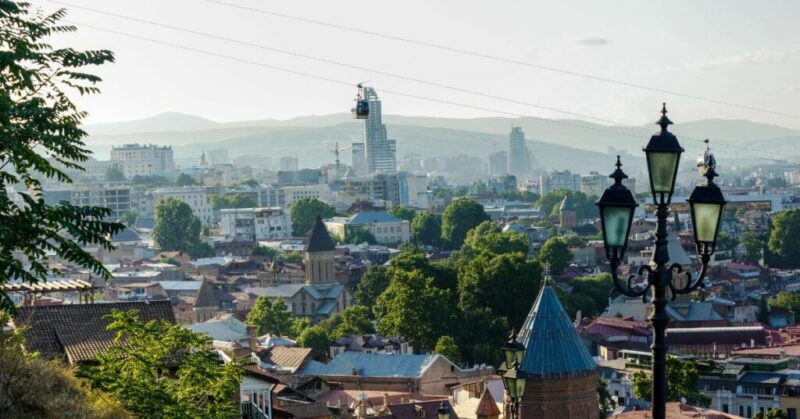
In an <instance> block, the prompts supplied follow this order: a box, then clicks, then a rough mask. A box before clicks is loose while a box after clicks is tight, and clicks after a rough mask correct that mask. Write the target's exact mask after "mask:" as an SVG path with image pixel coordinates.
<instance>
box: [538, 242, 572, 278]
mask: <svg viewBox="0 0 800 419" xmlns="http://www.w3.org/2000/svg"><path fill="white" fill-rule="evenodd" d="M539 260H540V261H542V263H546V264H547V265H548V266H549V267H550V272H551V273H553V274H560V273H561V272H563V271H564V268H566V267H567V266H569V264H570V263H571V262H572V251H570V249H569V244H567V241H566V240H565V239H564V238H562V237H551V238H549V239H547V241H546V242H544V244H543V245H542V248H541V249H540V250H539Z"/></svg>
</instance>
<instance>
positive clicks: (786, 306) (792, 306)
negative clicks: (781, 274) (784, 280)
mask: <svg viewBox="0 0 800 419" xmlns="http://www.w3.org/2000/svg"><path fill="white" fill-rule="evenodd" d="M769 306H770V307H775V308H779V309H781V310H786V311H794V317H795V320H797V319H798V318H800V294H798V293H796V292H789V291H781V292H779V293H778V295H776V296H774V297H772V298H770V299H769Z"/></svg>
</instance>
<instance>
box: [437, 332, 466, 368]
mask: <svg viewBox="0 0 800 419" xmlns="http://www.w3.org/2000/svg"><path fill="white" fill-rule="evenodd" d="M433 352H435V353H437V354H439V355H442V356H444V357H445V358H447V359H449V360H450V362H452V363H454V364H458V362H459V360H460V359H461V355H459V353H458V345H456V340H455V339H453V337H452V336H447V335H445V336H441V337H439V340H437V341H436V346H435V347H434V349H433Z"/></svg>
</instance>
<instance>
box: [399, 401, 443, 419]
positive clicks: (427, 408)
mask: <svg viewBox="0 0 800 419" xmlns="http://www.w3.org/2000/svg"><path fill="white" fill-rule="evenodd" d="M441 403H442V401H441V400H431V401H425V402H421V401H418V402H411V403H402V404H390V405H389V411H390V412H391V413H392V416H393V417H394V418H395V419H438V415H437V413H436V411H437V410H438V409H439V405H440V404H441ZM444 404H445V406H448V407H449V408H450V419H458V414H456V412H455V410H454V409H453V407H452V406H451V405H450V402H449V401H448V400H444Z"/></svg>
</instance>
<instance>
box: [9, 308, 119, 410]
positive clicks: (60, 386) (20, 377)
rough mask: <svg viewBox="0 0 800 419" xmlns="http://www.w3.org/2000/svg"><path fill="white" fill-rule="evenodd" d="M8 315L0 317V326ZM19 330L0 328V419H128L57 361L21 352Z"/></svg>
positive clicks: (20, 333)
mask: <svg viewBox="0 0 800 419" xmlns="http://www.w3.org/2000/svg"><path fill="white" fill-rule="evenodd" d="M6 322H8V316H2V315H0V324H6ZM23 343H24V335H23V329H21V328H17V329H7V328H4V327H0V388H2V391H0V417H4V418H35V417H52V418H55V417H76V418H89V417H91V418H129V417H131V415H130V414H129V413H128V412H126V411H125V409H123V408H122V406H121V405H119V404H118V403H115V402H114V401H113V400H112V401H106V400H108V398H107V397H102V396H103V395H98V394H96V393H94V392H92V391H89V390H88V389H86V388H85V386H84V385H82V384H81V383H80V382H79V381H78V380H77V379H76V378H75V375H74V373H73V370H72V369H70V368H67V367H65V366H64V365H63V364H62V363H61V362H59V361H47V360H44V359H42V358H39V357H37V356H35V355H34V354H27V353H25V352H24V351H23V350H22V348H23Z"/></svg>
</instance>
